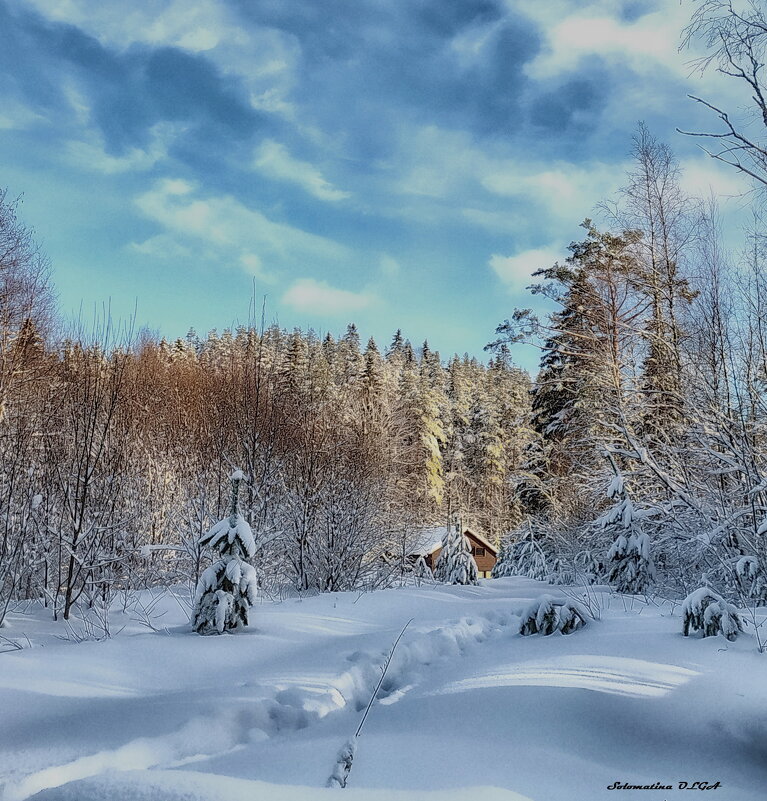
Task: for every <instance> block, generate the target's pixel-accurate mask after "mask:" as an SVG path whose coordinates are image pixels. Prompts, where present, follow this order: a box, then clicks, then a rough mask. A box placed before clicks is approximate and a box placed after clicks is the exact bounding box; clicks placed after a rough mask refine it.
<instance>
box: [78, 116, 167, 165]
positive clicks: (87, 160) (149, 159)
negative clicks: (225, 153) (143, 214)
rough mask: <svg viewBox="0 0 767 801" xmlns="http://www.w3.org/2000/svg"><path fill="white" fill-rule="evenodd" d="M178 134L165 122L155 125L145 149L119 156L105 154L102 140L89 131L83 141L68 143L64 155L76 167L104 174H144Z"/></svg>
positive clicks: (159, 159)
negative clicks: (133, 172) (135, 172)
mask: <svg viewBox="0 0 767 801" xmlns="http://www.w3.org/2000/svg"><path fill="white" fill-rule="evenodd" d="M177 132H178V128H177V126H174V125H170V124H168V123H160V124H158V125H155V126H154V127H153V128H152V129H151V131H150V136H151V141H150V143H149V145H148V146H147V147H146V148H145V149H142V148H139V147H132V148H131V149H130V150H128V151H127V152H125V153H124V154H123V155H121V156H113V155H111V154H109V153H107V152H106V150H105V148H104V139H103V137H102V136H101V135H100V134H97V133H96V132H91V133H88V134H87V135H86V137H85V138H84V139H81V140H76V141H70V142H68V143H67V145H66V156H67V160H68V161H69V162H70V163H71V164H74V165H75V166H76V167H80V168H82V169H85V170H90V171H92V172H100V173H103V174H105V175H116V174H119V173H123V172H132V171H137V172H141V171H146V170H150V169H151V168H152V167H154V165H155V164H157V162H158V161H161V160H162V159H164V158H165V156H166V155H167V152H168V150H167V142H168V141H169V140H170V139H171V138H173V137H174V136H176V134H177Z"/></svg>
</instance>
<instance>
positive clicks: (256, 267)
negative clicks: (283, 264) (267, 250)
mask: <svg viewBox="0 0 767 801" xmlns="http://www.w3.org/2000/svg"><path fill="white" fill-rule="evenodd" d="M240 264H241V265H242V266H243V267H244V268H245V270H246V272H249V273H250V274H251V275H253V276H255V277H256V278H259V279H260V280H261V281H266V282H267V283H272V282H273V281H275V280H276V277H275V276H274V274H273V273H270V272H268V271H267V270H266V269H265V267H264V263H263V261H262V260H261V259H260V258H259V257H258V256H256V254H255V253H247V252H245V253H241V254H240Z"/></svg>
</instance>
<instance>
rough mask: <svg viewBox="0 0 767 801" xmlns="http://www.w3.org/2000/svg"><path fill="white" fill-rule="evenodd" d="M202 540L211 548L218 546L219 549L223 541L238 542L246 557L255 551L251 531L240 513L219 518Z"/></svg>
mask: <svg viewBox="0 0 767 801" xmlns="http://www.w3.org/2000/svg"><path fill="white" fill-rule="evenodd" d="M202 542H204V543H205V544H206V545H210V547H211V548H218V549H219V550H221V548H222V545H223V544H224V543H225V542H226V543H228V544H229V545H233V544H234V543H235V542H237V543H240V544H241V546H242V551H243V555H244V556H246V557H248V558H250V557H252V556H253V554H254V553H255V552H256V542H255V540H254V539H253V532H252V531H251V528H250V526H249V525H248V522H247V521H246V520H245V518H244V517H243V516H242V515H241V514H236V515H233V516H232V517H225V518H224V519H223V520H219V521H218V523H216V524H215V525H214V526H213V527H212V528H211V529H210V531H208V533H207V534H206V535H205V536H204V537H203V538H202Z"/></svg>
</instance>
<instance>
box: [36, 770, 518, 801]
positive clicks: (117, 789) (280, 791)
mask: <svg viewBox="0 0 767 801" xmlns="http://www.w3.org/2000/svg"><path fill="white" fill-rule="evenodd" d="M343 797H344V799H346V801H467V799H471V798H481V799H482V801H530V799H529V798H527V797H526V796H522V795H519V793H515V792H513V791H512V790H505V789H502V788H500V787H458V788H454V789H450V790H439V791H436V790H434V791H432V790H393V789H386V790H371V789H364V788H355V787H347V788H346V789H345V790H344V793H343ZM33 798H34V799H35V801H128V799H130V801H221V800H222V799H226V801H259V799H264V801H266V799H268V801H332V800H333V799H337V798H338V789H327V788H324V787H298V786H295V785H285V784H270V783H268V782H261V781H251V780H248V779H235V778H230V777H228V776H219V775H216V774H206V773H196V772H192V771H183V770H167V771H166V770H154V771H151V772H145V771H130V772H123V773H107V774H102V775H100V776H94V777H93V778H90V779H82V780H80V781H75V782H70V783H69V784H65V785H63V786H61V787H55V788H52V789H50V790H43V791H42V792H41V793H38V794H37V795H35V796H33Z"/></svg>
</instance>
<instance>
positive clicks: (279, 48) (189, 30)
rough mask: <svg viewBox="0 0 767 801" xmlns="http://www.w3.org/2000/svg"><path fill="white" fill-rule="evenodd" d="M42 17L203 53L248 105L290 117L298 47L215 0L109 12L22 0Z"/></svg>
mask: <svg viewBox="0 0 767 801" xmlns="http://www.w3.org/2000/svg"><path fill="white" fill-rule="evenodd" d="M25 2H27V3H28V4H31V5H32V6H33V7H35V9H36V10H37V11H38V12H39V13H40V14H41V15H42V16H44V17H46V18H47V19H50V20H55V21H57V22H66V23H69V24H72V25H77V26H78V27H79V28H81V29H82V30H83V31H85V32H87V33H88V34H89V35H91V36H93V37H94V38H96V39H98V41H99V42H101V43H102V44H104V45H106V46H109V47H113V48H117V49H120V50H127V49H128V48H129V47H130V46H131V45H134V44H147V45H151V46H154V47H159V46H164V45H167V46H171V47H180V48H184V49H185V50H188V51H190V52H193V53H203V52H204V53H205V57H206V58H207V59H209V60H210V61H212V62H213V63H214V64H215V65H216V66H217V67H218V68H219V69H220V70H221V71H222V72H224V73H227V74H230V75H237V76H238V78H239V79H240V80H241V81H242V82H243V83H244V84H245V85H246V86H247V87H248V90H249V92H250V93H251V98H252V104H253V106H254V107H257V108H260V109H262V110H268V111H273V112H277V113H280V114H283V115H285V116H291V115H292V113H293V108H292V106H291V105H290V103H289V102H288V96H289V94H290V91H291V89H292V88H293V85H294V81H295V79H296V71H297V65H298V63H299V61H300V58H301V49H300V45H299V43H298V42H297V41H296V38H295V37H294V36H292V35H291V34H289V33H287V32H283V31H279V30H277V29H276V28H268V27H265V26H262V27H258V28H254V27H251V28H248V27H246V26H244V25H242V24H241V23H240V21H239V20H238V19H237V14H236V12H235V11H233V10H231V9H230V8H229V6H228V4H226V3H223V2H220V0H195V2H193V3H190V2H189V1H188V0H132V2H130V3H124V4H122V5H121V6H120V9H119V13H115V5H114V4H113V3H105V2H103V0H25Z"/></svg>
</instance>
